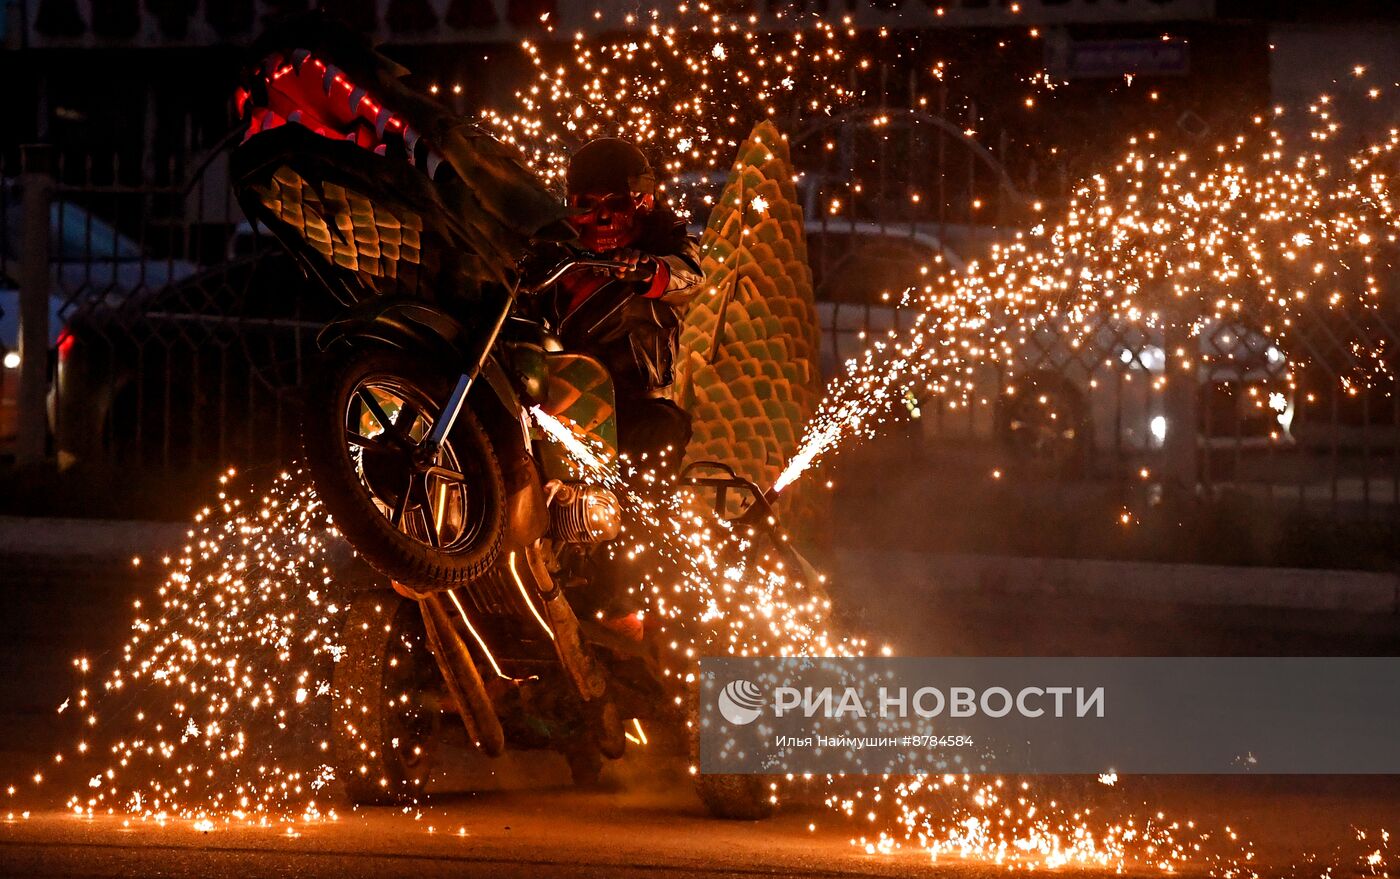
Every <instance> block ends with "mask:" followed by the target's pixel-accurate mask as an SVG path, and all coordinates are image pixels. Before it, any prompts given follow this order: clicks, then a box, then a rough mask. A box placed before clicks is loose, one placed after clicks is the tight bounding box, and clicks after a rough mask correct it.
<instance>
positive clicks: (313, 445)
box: [302, 349, 506, 592]
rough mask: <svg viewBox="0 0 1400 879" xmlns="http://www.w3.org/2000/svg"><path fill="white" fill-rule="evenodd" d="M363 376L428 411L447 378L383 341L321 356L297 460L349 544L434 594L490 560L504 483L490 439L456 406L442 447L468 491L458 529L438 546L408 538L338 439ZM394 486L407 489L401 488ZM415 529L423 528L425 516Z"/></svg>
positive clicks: (439, 401) (444, 394) (391, 574)
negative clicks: (454, 539) (453, 538)
mask: <svg viewBox="0 0 1400 879" xmlns="http://www.w3.org/2000/svg"><path fill="white" fill-rule="evenodd" d="M373 382H379V383H381V384H385V383H387V384H392V385H393V386H394V387H395V388H396V389H397V392H398V393H401V394H402V395H403V396H404V397H405V398H407V397H412V398H414V401H415V403H416V404H418V405H420V407H421V408H420V413H422V412H425V411H427V412H431V413H434V414H436V413H437V412H440V411H441V408H442V406H443V405H444V404H445V403H446V401H447V399H448V398H449V396H450V395H451V392H452V387H453V384H454V382H453V380H452V378H451V377H449V376H447V375H445V374H443V373H440V372H437V371H435V370H433V369H431V368H430V367H429V366H428V365H427V364H425V363H423V362H421V361H419V360H418V359H416V358H414V357H412V356H411V355H409V354H407V353H404V352H401V351H395V350H389V349H379V350H356V351H352V352H350V353H348V354H345V355H341V356H339V357H336V358H333V359H332V360H330V361H329V362H328V363H326V364H325V367H324V368H323V369H322V370H321V371H320V374H319V376H318V377H317V378H316V379H315V380H314V381H313V383H312V385H311V389H310V394H309V400H308V405H307V406H306V407H305V412H304V414H303V422H302V442H303V446H304V450H305V454H306V463H307V468H308V470H309V471H310V473H311V478H312V481H313V482H314V483H315V486H316V492H317V495H318V496H319V497H320V499H321V501H322V502H323V503H324V504H325V505H326V510H327V511H328V512H329V513H330V514H331V518H332V520H333V523H334V525H335V527H336V528H337V529H338V530H339V531H340V533H341V534H342V535H344V537H345V539H346V540H347V541H348V542H349V543H350V545H351V546H352V547H354V549H355V550H356V551H357V552H358V553H359V554H360V556H361V557H363V558H364V560H365V561H366V562H368V563H369V565H370V566H371V567H373V568H374V569H375V570H377V571H379V572H380V573H381V574H383V575H385V576H386V577H388V578H389V579H391V580H394V581H397V582H399V583H401V584H403V585H405V586H408V587H410V588H412V589H415V590H419V591H422V592H437V591H443V590H446V589H450V588H452V587H454V586H460V585H463V584H466V583H468V582H470V581H472V580H474V579H476V578H478V577H480V576H481V575H482V574H484V573H486V571H488V570H489V569H490V568H491V566H492V564H494V563H495V561H496V556H497V554H498V553H499V552H500V548H501V541H502V539H503V538H504V534H505V520H506V513H505V481H504V477H503V475H502V472H501V465H500V462H499V461H498V459H497V457H496V454H495V452H494V450H493V449H492V447H491V442H490V439H489V438H488V437H487V434H486V432H485V430H483V429H482V427H481V423H480V422H479V421H478V420H477V419H476V417H475V415H473V414H472V412H471V410H470V409H469V408H468V407H466V406H464V407H463V408H462V410H461V412H460V413H459V415H458V416H457V420H456V422H455V423H454V425H453V428H452V432H451V433H450V434H449V435H448V437H447V440H446V442H445V443H444V449H445V453H447V454H451V455H452V456H453V458H454V459H455V463H456V464H457V466H458V467H459V468H460V472H462V473H463V474H466V475H467V476H468V477H469V478H470V491H471V494H470V496H469V495H467V494H466V489H463V493H462V495H461V497H462V498H463V500H461V504H462V507H463V513H462V516H461V518H462V520H463V524H462V530H463V533H464V534H465V535H466V536H465V537H464V538H463V539H462V540H461V541H460V542H458V543H454V544H453V545H451V546H444V547H441V548H439V547H436V546H433V545H430V543H428V542H427V541H426V540H422V539H417V538H415V537H413V536H411V535H410V534H408V533H406V532H405V531H404V530H402V529H401V528H400V527H396V526H395V524H394V523H393V521H391V519H390V516H389V514H388V513H386V511H385V510H384V509H381V507H380V506H377V505H376V500H375V495H374V493H373V492H374V490H373V488H372V487H371V481H370V479H369V478H368V476H367V475H366V473H365V471H363V470H362V469H360V464H357V461H356V457H355V455H354V454H353V453H352V451H351V445H350V444H349V442H348V441H347V421H348V420H349V417H350V416H349V412H350V411H351V410H350V408H349V407H350V404H351V398H352V397H355V396H357V393H358V392H359V391H360V390H361V389H362V388H365V387H370V386H371V385H372V383H373ZM417 423H419V422H417V421H415V422H414V424H417ZM412 427H413V424H410V425H409V428H410V429H411V428H412ZM362 458H363V456H362ZM461 485H463V486H466V485H467V483H461ZM404 492H405V493H406V494H411V489H404ZM468 497H470V501H468V500H467V498H468ZM380 502H381V503H383V501H382V500H381V501H380ZM469 502H470V508H469V513H468V507H467V505H468V503H469ZM429 509H430V507H429ZM468 519H469V520H470V521H469V522H468V521H467V520H468ZM401 521H402V520H401ZM440 521H441V520H439V523H440ZM422 527H424V528H429V527H433V526H432V524H431V522H430V521H429V517H428V516H427V515H426V514H425V515H424V519H423V523H422ZM439 536H440V535H439Z"/></svg>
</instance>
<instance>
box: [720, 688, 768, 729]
mask: <svg viewBox="0 0 1400 879" xmlns="http://www.w3.org/2000/svg"><path fill="white" fill-rule="evenodd" d="M718 701H719V713H720V714H722V715H723V716H724V719H725V720H727V721H729V722H730V723H732V724H735V725H736V726H744V725H745V724H749V723H753V722H754V721H755V720H757V719H758V715H759V714H760V713H762V711H763V693H762V691H760V690H759V689H758V685H757V684H754V683H751V682H749V681H742V680H741V681H730V683H729V685H728V686H726V687H725V688H724V689H723V690H721V691H720V694H719V700H718Z"/></svg>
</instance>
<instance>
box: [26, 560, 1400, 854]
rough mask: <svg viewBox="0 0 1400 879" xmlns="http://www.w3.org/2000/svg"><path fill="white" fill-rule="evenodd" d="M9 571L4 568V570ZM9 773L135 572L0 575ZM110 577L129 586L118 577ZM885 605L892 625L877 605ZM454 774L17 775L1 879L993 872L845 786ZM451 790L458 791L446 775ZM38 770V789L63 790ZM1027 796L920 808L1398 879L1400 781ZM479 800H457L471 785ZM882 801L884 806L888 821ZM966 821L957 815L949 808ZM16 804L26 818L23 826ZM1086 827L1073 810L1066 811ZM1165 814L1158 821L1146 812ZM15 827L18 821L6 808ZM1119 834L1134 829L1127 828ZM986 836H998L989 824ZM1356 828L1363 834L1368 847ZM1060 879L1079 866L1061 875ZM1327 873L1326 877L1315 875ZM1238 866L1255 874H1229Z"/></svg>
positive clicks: (1258, 634) (42, 746) (1125, 627)
mask: <svg viewBox="0 0 1400 879" xmlns="http://www.w3.org/2000/svg"><path fill="white" fill-rule="evenodd" d="M3 561H4V560H0V562H3ZM0 570H4V571H6V572H7V573H8V575H9V576H7V577H0V667H3V668H4V669H5V670H6V671H5V673H4V674H2V675H0V781H5V780H7V779H23V778H24V777H25V776H26V775H27V774H28V772H29V771H30V769H31V767H33V766H35V765H37V764H39V763H42V761H43V760H44V759H45V754H46V752H47V753H49V754H51V753H52V751H51V750H50V749H51V748H53V747H54V746H55V745H56V743H58V742H59V741H60V740H61V737H62V735H63V734H61V733H60V732H59V723H58V720H59V719H58V718H56V717H55V715H54V713H53V712H54V705H55V703H56V702H57V701H58V700H59V699H61V698H62V696H63V695H64V694H65V693H66V692H68V691H69V687H70V686H71V683H72V680H71V676H70V674H69V673H70V671H71V660H72V657H73V656H74V655H75V654H76V653H77V652H79V651H80V650H85V652H87V653H88V655H93V654H94V652H95V653H99V654H100V652H101V651H102V650H104V649H111V648H113V647H115V646H116V644H117V643H118V642H119V640H120V639H121V638H122V636H123V633H124V631H125V625H126V621H127V619H128V617H129V611H128V608H129V601H130V599H131V597H132V595H133V594H141V592H142V591H144V590H146V589H148V588H149V583H146V582H145V579H144V578H143V577H141V576H137V575H136V574H135V572H132V571H130V570H129V569H120V568H114V567H110V566H108V567H103V566H88V567H80V568H72V569H70V568H65V567H62V566H59V567H50V568H43V567H42V566H41V567H39V568H33V569H32V570H30V572H29V573H28V574H26V575H25V576H24V577H22V578H21V577H19V576H17V575H16V571H18V570H19V568H17V567H15V566H13V565H9V566H3V567H0ZM119 571H120V573H118V572H119ZM892 605H894V606H892V607H890V608H887V609H883V610H882V606H881V603H880V602H878V601H867V602H866V603H865V606H864V611H865V614H864V621H865V622H866V623H867V624H870V625H872V626H876V627H882V628H888V629H889V630H890V631H892V632H894V631H895V630H896V629H897V628H899V627H898V623H899V622H900V620H901V619H903V620H904V621H905V622H906V625H905V626H904V627H903V631H899V632H898V633H897V634H898V635H899V637H897V638H896V639H895V640H896V644H897V646H898V647H899V649H900V652H902V653H920V652H925V653H928V654H932V655H936V654H938V653H942V652H947V653H960V654H975V653H1002V654H1005V653H1022V654H1025V655H1067V654H1068V655H1073V654H1080V655H1095V654H1097V655H1114V654H1119V655H1123V654H1135V653H1136V654H1164V653H1185V654H1197V655H1220V654H1232V653H1234V654H1251V653H1252V654H1256V655H1258V654H1266V655H1267V654H1288V653H1297V654H1314V655H1317V654H1323V655H1325V654H1337V655H1345V654H1355V653H1371V654H1379V653H1388V652H1391V651H1392V650H1393V646H1394V645H1395V644H1396V643H1397V639H1396V637H1395V630H1396V622H1395V621H1394V620H1389V619H1386V620H1375V619H1360V618H1351V617H1342V616H1337V617H1334V618H1328V617H1327V616H1326V615H1320V614H1317V613H1307V614H1292V615H1288V614H1283V615H1280V614H1277V613H1272V614H1266V613H1259V612H1251V611H1249V610H1247V609H1244V610H1241V609H1233V610H1228V609H1222V610H1209V609H1201V608H1194V609H1183V608H1166V607H1160V608H1147V607H1131V606H1126V605H1125V606H1122V607H1110V606H1107V605H1103V604H1099V605H1098V606H1096V607H1094V608H1085V607H1082V606H1074V605H1056V604H1054V603H1044V602H1039V603H1037V602H1034V601H1028V600H1027V601H1017V602H1006V601H1004V600H999V599H997V598H996V597H995V596H984V597H981V598H977V597H975V596H974V597H969V598H968V599H967V600H966V601H965V602H964V603H962V604H947V605H943V606H940V607H938V608H936V609H931V610H930V611H929V613H928V614H927V615H926V618H927V619H928V620H932V621H936V624H934V623H928V624H924V623H921V624H919V625H918V626H914V625H912V624H909V623H908V620H909V619H910V617H911V614H910V613H909V610H910V605H909V603H908V600H907V597H905V598H900V600H899V601H897V602H892ZM885 610H887V611H888V613H886V612H885ZM462 760H463V765H464V767H465V768H463V767H459V769H460V771H458V772H457V773H456V775H455V777H453V778H451V779H448V780H447V781H445V782H444V783H443V784H441V785H440V786H439V787H440V792H439V793H438V794H437V795H436V796H434V797H433V798H431V799H429V800H428V801H426V802H425V803H424V804H423V806H422V807H420V808H417V809H413V810H410V811H408V812H404V811H401V810H393V809H364V810H359V811H347V812H344V813H343V814H340V815H339V816H338V819H337V820H335V821H322V822H319V823H313V824H298V825H296V827H295V828H294V832H293V833H288V832H287V828H286V827H284V826H272V827H240V826H232V825H217V826H215V827H214V829H212V830H210V831H208V832H204V831H201V830H199V829H196V828H195V827H194V826H193V824H192V823H191V822H189V821H171V822H168V823H166V824H165V825H164V826H159V825H157V824H155V823H153V822H149V821H147V822H142V821H129V822H128V821H126V819H123V818H121V817H108V816H101V817H97V818H91V819H85V818H77V817H74V816H72V815H68V814H65V813H63V812H61V811H58V809H60V808H61V805H62V798H61V797H59V798H58V799H57V800H46V799H43V798H41V797H39V796H38V795H37V794H36V793H35V792H34V791H32V790H30V789H29V788H28V787H27V786H26V785H24V784H23V783H21V784H19V785H18V787H19V790H17V792H16V793H15V794H14V795H13V796H11V797H9V798H8V800H7V801H0V876H15V877H51V876H82V877H126V876H133V877H135V876H140V877H145V876H167V877H206V876H207V877H225V876H227V877H237V879H254V877H263V876H267V877H292V876H295V877H332V879H348V877H356V876H374V877H376V879H380V877H390V876H415V877H416V876H437V875H452V876H485V877H497V876H500V877H505V876H529V877H582V876H599V877H631V876H677V877H688V876H719V877H723V876H754V875H762V876H856V875H860V876H866V875H869V876H913V875H933V876H991V875H1002V874H1004V873H1005V872H1006V866H1005V865H998V864H997V863H995V861H994V860H989V859H986V858H980V857H977V858H968V859H964V858H961V857H959V856H957V855H956V854H948V855H944V856H942V857H941V858H939V859H938V860H937V861H936V862H935V861H934V860H933V859H932V858H930V856H929V855H928V854H927V853H926V852H920V851H918V850H917V846H908V847H905V848H904V849H902V850H900V851H896V852H894V853H891V854H879V853H876V854H868V853H866V851H865V850H864V848H863V846H861V845H860V844H858V843H857V842H854V841H855V840H858V839H859V837H861V836H862V835H866V836H874V835H877V834H878V832H879V831H880V830H881V829H885V830H893V829H894V828H895V824H894V822H893V821H892V820H891V819H890V818H889V817H888V816H887V815H880V816H878V817H877V819H876V820H874V821H870V820H867V819H866V817H865V813H866V811H867V810H868V809H869V808H870V801H869V799H868V798H863V799H860V800H856V801H855V807H854V808H853V810H852V811H853V812H854V817H848V816H846V815H844V814H842V813H840V812H838V811H835V810H833V809H831V808H829V807H827V806H825V805H824V804H823V802H822V801H823V797H824V795H825V794H827V793H829V792H830V793H835V794H837V795H838V797H848V798H851V797H854V796H855V791H856V789H857V788H856V786H854V785H852V784H849V783H847V784H843V785H842V786H840V787H836V788H831V789H829V790H828V789H825V788H821V787H814V788H808V789H805V790H798V791H796V792H795V793H793V794H790V795H788V796H787V801H786V804H785V807H784V808H783V809H782V810H781V811H780V812H779V814H778V815H777V816H776V817H775V818H773V819H771V820H769V821H765V822H761V823H754V824H749V823H729V822H720V821H715V820H712V819H709V818H707V817H706V816H705V815H704V814H703V813H702V811H701V808H700V806H699V803H698V802H697V801H696V800H695V798H694V796H693V795H692V794H691V793H690V791H689V790H688V788H687V785H686V780H685V779H684V778H683V777H679V778H678V777H676V775H675V773H674V771H668V770H667V769H665V768H664V767H662V766H660V765H658V764H656V763H654V762H650V761H648V760H646V759H643V758H629V760H628V761H625V762H624V763H623V764H622V765H620V766H616V767H613V768H612V770H610V777H609V779H608V787H607V788H606V789H604V790H601V791H596V792H583V791H578V790H574V789H571V788H569V787H567V786H565V785H564V779H565V773H564V769H563V765H562V761H559V760H558V758H554V757H538V756H534V757H532V756H529V755H521V756H519V757H517V758H515V759H514V760H513V761H511V762H510V763H509V764H508V769H509V771H501V770H500V767H497V768H496V769H495V770H494V772H493V770H492V769H490V768H486V767H482V766H473V765H472V764H471V761H470V760H468V759H466V758H462ZM449 782H450V783H449ZM65 783H66V782H63V781H62V780H61V779H60V778H58V777H55V778H51V779H49V780H48V781H46V783H45V789H47V790H48V791H51V792H55V793H56V792H57V791H58V790H59V789H62V790H70V791H71V790H74V789H75V787H74V786H68V787H63V785H64V784H65ZM1030 783H1031V785H1032V788H1031V790H1030V791H1029V792H1027V793H1026V794H1024V797H1025V802H1024V803H1020V802H1017V800H1018V799H1020V798H1021V797H1022V794H1020V793H1019V791H1017V790H1016V785H1017V782H1016V780H1007V781H1006V783H1005V786H1004V788H1003V790H1004V791H1005V792H1006V794H1008V796H1007V798H1006V804H1007V808H1009V809H1010V812H1003V811H1002V810H1001V809H1000V808H997V809H990V810H989V809H980V810H979V809H969V804H970V803H971V802H973V799H974V798H973V796H972V794H970V793H967V794H965V793H958V794H956V795H951V796H942V797H935V798H930V799H928V800H926V801H925V804H926V806H927V807H928V809H929V813H930V814H931V815H934V816H935V817H936V818H937V820H940V821H944V822H946V821H947V820H949V819H950V817H952V816H957V815H959V814H962V815H963V816H964V817H966V816H968V815H977V816H979V817H981V818H986V819H989V820H990V821H992V822H993V824H995V823H996V822H998V821H1009V820H1012V819H1011V818H1009V817H1008V816H1014V817H1020V818H1024V817H1025V816H1026V815H1027V814H1029V811H1028V810H1029V807H1030V806H1034V807H1035V809H1036V812H1035V814H1037V815H1042V816H1043V815H1048V814H1052V813H1055V812H1057V811H1058V812H1068V813H1070V815H1071V818H1070V819H1068V820H1060V819H1055V820H1052V821H1049V822H1048V824H1047V825H1046V830H1047V832H1050V833H1056V834H1059V844H1060V845H1061V846H1067V845H1070V844H1072V843H1073V841H1074V840H1073V832H1074V826H1075V821H1076V820H1078V821H1079V822H1080V823H1082V824H1084V825H1085V826H1089V827H1093V828H1096V829H1102V828H1104V827H1117V828H1118V829H1119V832H1122V830H1123V828H1127V827H1133V828H1138V829H1141V828H1143V827H1144V826H1146V825H1147V824H1152V825H1154V826H1160V827H1168V828H1170V827H1171V825H1172V824H1173V823H1175V824H1176V825H1177V829H1176V830H1174V831H1172V834H1173V836H1174V837H1175V838H1176V840H1177V842H1178V844H1179V845H1180V846H1181V847H1183V848H1184V854H1186V855H1187V859H1186V860H1185V861H1176V862H1173V863H1172V866H1173V870H1174V872H1175V873H1176V874H1177V875H1210V874H1215V875H1219V874H1222V873H1227V872H1229V871H1232V870H1240V869H1241V868H1245V869H1247V870H1249V871H1253V872H1254V873H1255V874H1257V875H1261V876H1270V877H1273V876H1279V877H1283V876H1297V877H1305V876H1306V877H1316V876H1320V875H1330V876H1335V877H1343V876H1371V875H1386V871H1389V873H1391V874H1393V873H1394V872H1395V867H1394V866H1391V858H1390V856H1389V855H1388V854H1383V855H1382V862H1381V863H1380V864H1377V865H1368V864H1366V863H1365V862H1364V858H1365V857H1366V856H1367V855H1369V854H1370V853H1371V852H1374V851H1376V850H1378V849H1382V850H1383V849H1384V848H1385V846H1386V845H1387V843H1386V842H1383V841H1382V840H1381V838H1380V832H1381V831H1382V830H1386V829H1390V830H1397V831H1400V779H1395V778H1386V777H1365V778H1267V777H1262V778H1261V777H1240V776H1233V777H1193V778H1186V777H1178V778H1160V777H1159V778H1124V779H1120V780H1119V781H1118V783H1117V784H1116V785H1114V786H1112V787H1108V786H1105V785H1102V784H1099V783H1098V782H1097V781H1096V780H1095V779H1092V778H1054V777H1050V778H1039V779H1032V780H1030ZM473 790H475V791H477V792H475V793H470V792H467V791H473ZM887 805H888V803H885V804H882V805H881V806H879V807H877V809H879V810H883V809H884V807H885V806H887ZM959 808H963V809H968V810H969V811H966V812H964V813H959V812H958V811H957V810H958V809H959ZM26 811H27V812H28V817H25V815H24V813H25V812H26ZM1075 813H1077V814H1078V819H1075V818H1074V817H1073V816H1074V814H1075ZM1159 814H1160V816H1161V817H1158V816H1159ZM7 815H8V816H9V817H7ZM1129 822H1132V824H1131V825H1130V824H1129ZM993 830H995V828H993ZM1361 833H1365V834H1366V838H1364V839H1362V838H1359V834H1361ZM1130 848H1131V852H1130V858H1129V860H1128V861H1127V862H1126V863H1123V864H1120V863H1119V862H1118V861H1116V860H1114V861H1110V862H1109V863H1108V864H1107V865H1105V866H1100V867H1093V868H1087V869H1084V870H1079V869H1078V868H1075V872H1077V873H1079V874H1081V875H1120V874H1121V873H1120V870H1121V871H1125V872H1127V873H1129V874H1137V873H1141V874H1143V875H1160V872H1161V871H1160V870H1159V869H1157V868H1155V867H1153V866H1152V865H1151V864H1150V863H1147V862H1150V861H1151V860H1153V859H1154V857H1155V858H1158V859H1160V858H1161V857H1164V853H1165V852H1166V851H1168V850H1169V848H1159V849H1158V850H1157V851H1156V852H1155V853H1149V851H1148V850H1147V849H1146V848H1145V847H1143V846H1142V845H1135V846H1131V847H1130ZM1066 869H1070V868H1066ZM1329 869H1330V873H1328V872H1327V871H1328V870H1329ZM1235 875H1249V873H1248V872H1236V873H1235Z"/></svg>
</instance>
